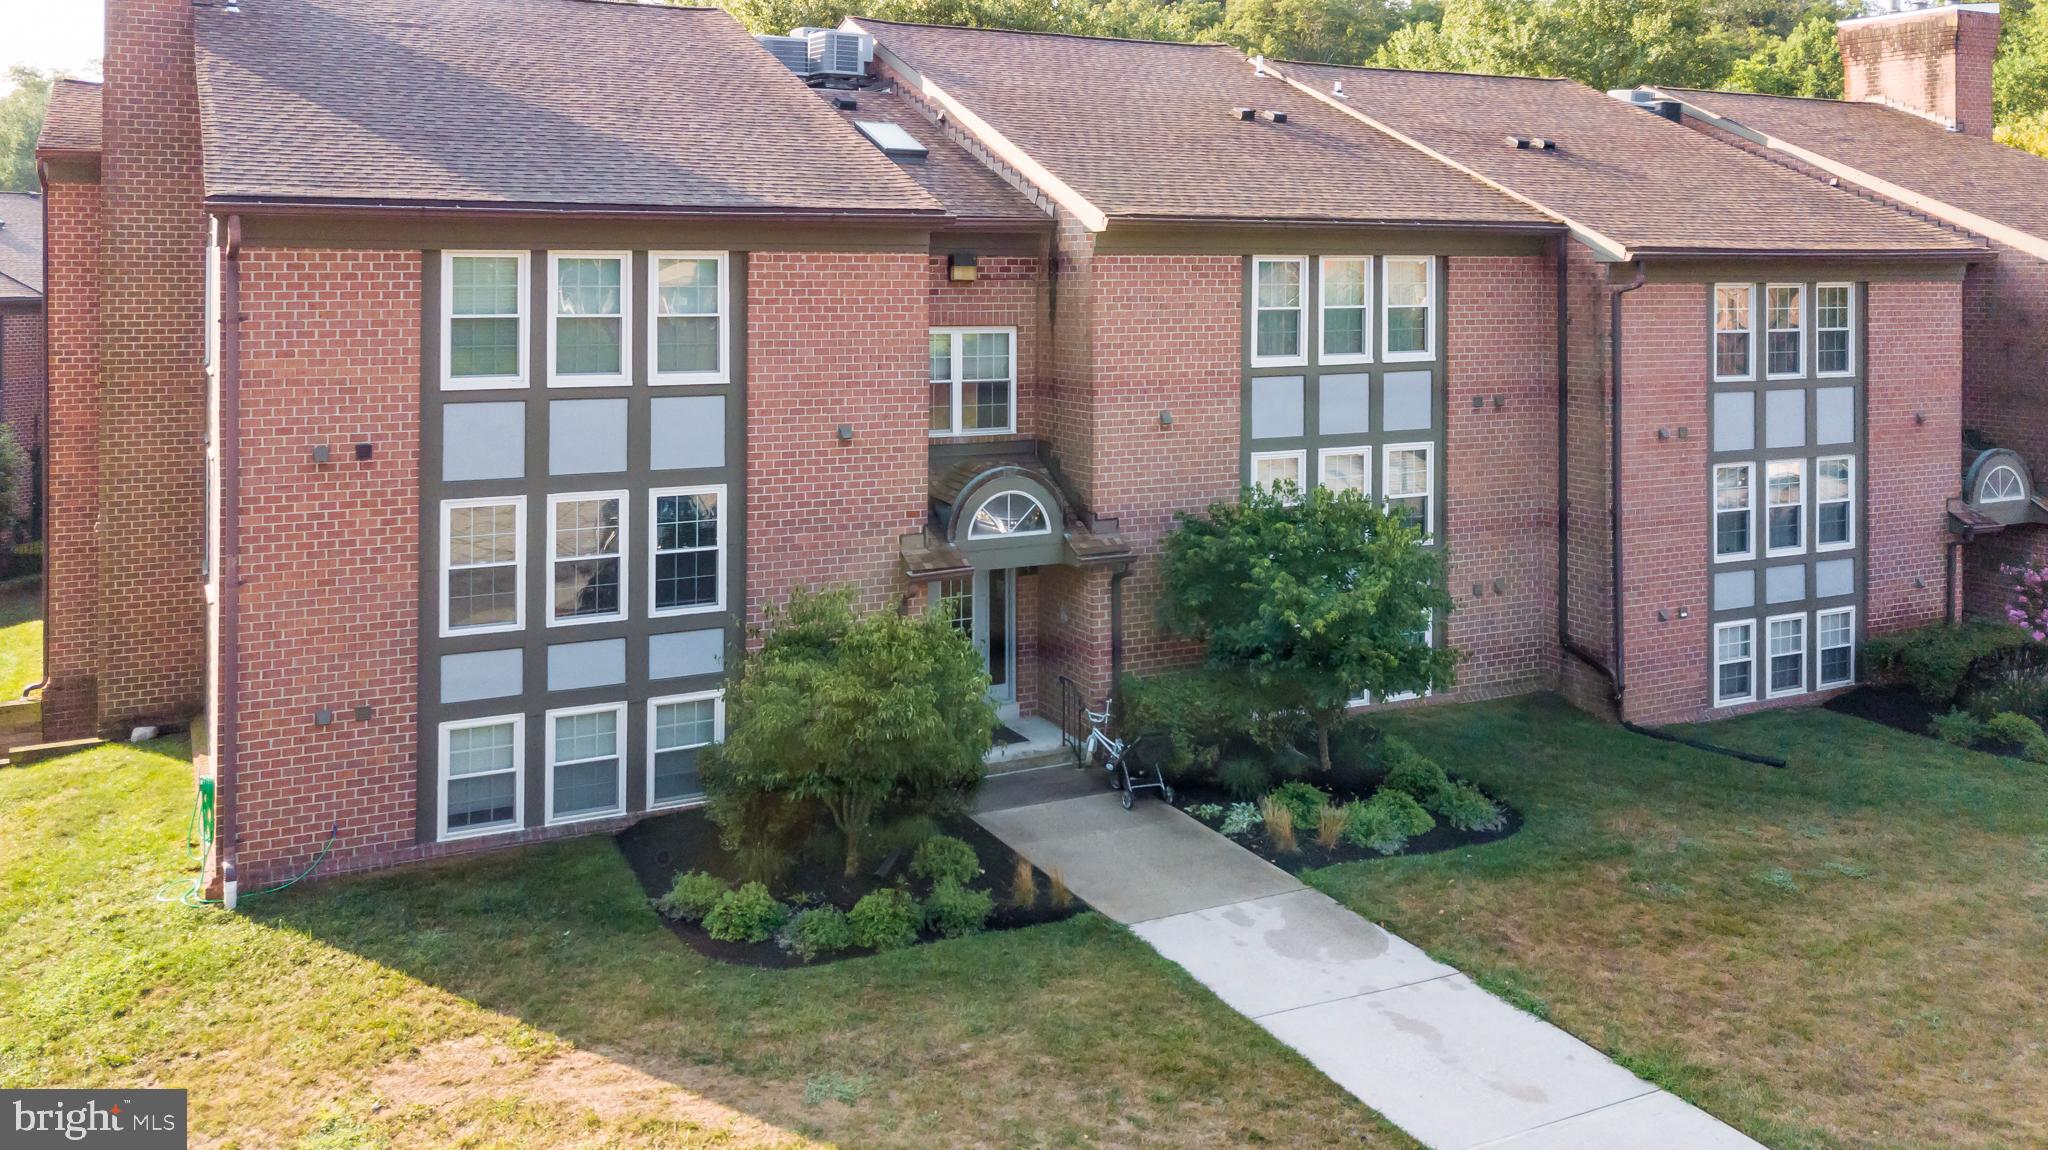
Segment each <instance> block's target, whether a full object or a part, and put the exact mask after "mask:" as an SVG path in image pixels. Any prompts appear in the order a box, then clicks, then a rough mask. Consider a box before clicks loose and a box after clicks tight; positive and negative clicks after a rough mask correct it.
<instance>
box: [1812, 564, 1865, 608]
mask: <svg viewBox="0 0 2048 1150" xmlns="http://www.w3.org/2000/svg"><path fill="white" fill-rule="evenodd" d="M1855 592H1856V561H1855V560H1854V559H1827V560H1823V561H1821V562H1819V563H1815V564H1814V565H1813V595H1814V598H1816V599H1834V598H1837V597H1839V596H1842V595H1853V594H1855Z"/></svg>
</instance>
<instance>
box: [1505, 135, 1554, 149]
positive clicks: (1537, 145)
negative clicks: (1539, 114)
mask: <svg viewBox="0 0 2048 1150" xmlns="http://www.w3.org/2000/svg"><path fill="white" fill-rule="evenodd" d="M1508 145H1509V146H1510V147H1513V148H1517V149H1519V150H1521V151H1524V152H1555V151H1556V150H1557V141H1556V140H1546V139H1544V138H1543V137H1541V136H1509V137H1508Z"/></svg>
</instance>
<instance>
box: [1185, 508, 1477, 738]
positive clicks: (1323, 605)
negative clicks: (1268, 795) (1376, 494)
mask: <svg viewBox="0 0 2048 1150" xmlns="http://www.w3.org/2000/svg"><path fill="white" fill-rule="evenodd" d="M1164 568H1165V582H1166V595H1165V599H1164V603H1163V605H1162V609H1161V615H1162V618H1163V619H1164V621H1165V623H1166V624H1167V626H1168V627H1170V628H1172V629H1173V630H1176V631H1179V632H1181V633H1183V634H1188V635H1194V636H1198V637H1200V638H1202V639H1204V640H1206V641H1207V643H1208V647H1209V661H1210V663H1211V664H1213V665H1216V666H1219V667H1225V668H1238V669H1242V670H1243V671H1244V672H1246V673H1247V674H1248V675H1249V676H1250V677H1251V679H1252V681H1253V683H1254V684H1255V685H1256V686H1257V687H1258V689H1260V690H1261V691H1262V692H1264V693H1267V694H1268V695H1269V697H1272V698H1275V699H1281V700H1286V701H1288V702H1289V703H1290V705H1292V706H1295V707H1298V708H1300V709H1301V710H1303V711H1305V712H1307V713H1308V715H1309V717H1310V718H1311V719H1313V720H1314V722H1315V727H1316V757H1317V759H1318V761H1319V762H1320V764H1321V766H1322V768H1323V769H1324V770H1329V769H1330V727H1331V725H1332V724H1333V723H1335V722H1336V721H1337V720H1338V719H1339V718H1341V717H1342V716H1343V714H1344V709H1345V707H1347V706H1349V705H1350V702H1351V700H1353V699H1355V698H1357V697H1358V696H1359V695H1361V694H1363V693H1365V692H1367V691H1370V692H1372V693H1373V694H1374V695H1377V696H1383V695H1390V694H1401V693H1404V692H1410V691H1413V692H1421V691H1424V690H1428V689H1429V688H1431V687H1441V686H1448V685H1449V684H1450V683H1452V682H1453V681H1454V678H1455V675H1456V669H1457V664H1458V654H1457V652H1455V651H1452V650H1449V649H1447V648H1436V647H1431V646H1430V645H1429V643H1428V642H1427V641H1426V635H1427V632H1428V628H1429V627H1430V625H1431V620H1432V615H1434V617H1435V618H1436V619H1439V620H1440V619H1442V618H1443V616H1444V614H1445V613H1447V612H1449V611H1450V609H1451V598H1450V595H1449V594H1447V593H1446V592H1445V590H1444V586H1443V584H1444V567H1443V557H1442V556H1441V555H1440V554H1438V553H1437V552H1435V551H1432V550H1430V549H1428V548H1425V547H1424V546H1423V545H1422V537H1421V534H1420V532H1419V531H1417V529H1416V528H1415V527H1414V526H1413V525H1412V524H1410V522H1409V521H1408V519H1407V517H1406V516H1405V515H1403V514H1401V513H1399V512H1394V513H1389V512H1386V511H1383V510H1381V508H1380V506H1379V504H1378V503H1376V502H1374V501H1372V500H1369V499H1366V498H1363V497H1361V496H1359V495H1358V494H1357V493H1355V492H1344V493H1342V494H1333V493H1332V492H1331V491H1329V490H1328V489H1327V488H1317V489H1315V490H1313V491H1310V492H1308V493H1307V494H1306V495H1302V496H1299V497H1298V498H1297V497H1296V493H1295V492H1293V491H1292V489H1291V488H1287V489H1283V491H1282V492H1281V493H1279V494H1272V493H1268V492H1265V491H1262V490H1257V489H1248V490H1246V492H1245V493H1244V498H1243V499H1242V500H1240V501H1239V502H1237V503H1217V504H1212V505H1211V506H1210V507H1209V511H1208V515H1207V516H1206V517H1203V518H1198V517H1196V516H1192V515H1188V514H1185V513H1183V514H1182V515H1180V517H1179V525H1178V526H1177V527H1175V529H1174V530H1173V532H1172V534H1170V535H1168V536H1167V539H1166V554H1165V560H1164Z"/></svg>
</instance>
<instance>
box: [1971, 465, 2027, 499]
mask: <svg viewBox="0 0 2048 1150" xmlns="http://www.w3.org/2000/svg"><path fill="white" fill-rule="evenodd" d="M2026 497H2027V481H2026V480H2024V479H2021V478H2020V473H2019V470H2018V469H2017V468H2015V467H2013V466H2012V465H2011V464H2009V463H2001V464H1999V465H1998V466H1997V467H1994V468H1992V469H1991V472H1990V474H1988V475H1986V476H1985V477H1984V482H1982V483H1980V484H1978V485H1977V502H1979V503H2010V502H2012V501H2013V500H2016V499H2025V498H2026Z"/></svg>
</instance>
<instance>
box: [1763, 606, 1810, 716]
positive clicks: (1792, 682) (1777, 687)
mask: <svg viewBox="0 0 2048 1150" xmlns="http://www.w3.org/2000/svg"><path fill="white" fill-rule="evenodd" d="M1766 626H1767V627H1768V629H1769V632H1770V645H1771V646H1770V652H1769V654H1770V658H1771V662H1770V676H1771V678H1770V695H1771V697H1772V698H1777V697H1778V696H1780V695H1796V694H1798V693H1799V692H1801V691H1804V690H1805V689H1806V616H1804V615H1783V616H1780V617H1778V618H1776V619H1772V620H1769V621H1768V623H1767V624H1766Z"/></svg>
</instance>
